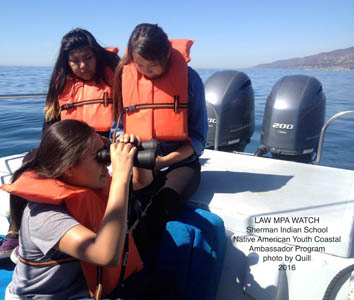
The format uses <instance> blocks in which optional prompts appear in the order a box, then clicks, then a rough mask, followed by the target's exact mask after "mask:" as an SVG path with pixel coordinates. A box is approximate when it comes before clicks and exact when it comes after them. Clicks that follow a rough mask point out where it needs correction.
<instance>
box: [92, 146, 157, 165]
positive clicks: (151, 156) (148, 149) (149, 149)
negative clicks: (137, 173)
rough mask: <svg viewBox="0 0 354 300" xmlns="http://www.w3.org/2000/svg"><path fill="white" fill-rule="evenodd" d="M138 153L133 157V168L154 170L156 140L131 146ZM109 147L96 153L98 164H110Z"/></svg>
mask: <svg viewBox="0 0 354 300" xmlns="http://www.w3.org/2000/svg"><path fill="white" fill-rule="evenodd" d="M133 145H134V146H135V147H136V148H137V149H138V151H137V152H136V154H135V157H134V166H135V167H138V168H144V169H150V170H153V169H154V168H155V159H156V156H157V154H158V150H159V142H158V140H149V141H145V142H142V143H141V144H140V145H139V146H137V145H136V144H133ZM109 146H110V145H106V146H105V147H104V148H103V149H101V150H100V151H98V152H97V160H98V162H100V163H106V164H110V163H111V153H110V151H109Z"/></svg>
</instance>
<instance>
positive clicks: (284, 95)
mask: <svg viewBox="0 0 354 300" xmlns="http://www.w3.org/2000/svg"><path fill="white" fill-rule="evenodd" d="M325 111H326V97H325V95H324V93H323V91H322V85H321V83H320V82H319V81H318V80H317V79H316V78H314V77H311V76H305V75H292V76H285V77H283V78H281V79H280V80H279V81H278V82H277V83H276V84H275V85H274V87H273V89H272V91H271V93H270V95H269V96H268V99H267V103H266V107H265V112H264V117H263V126H262V132H261V145H260V146H259V147H258V150H257V153H256V156H262V155H264V154H265V153H267V152H271V154H272V157H273V158H277V159H284V160H291V161H297V162H305V163H311V162H312V161H313V159H314V156H315V154H316V153H317V148H318V142H319V137H320V133H321V129H322V127H323V124H324V119H325Z"/></svg>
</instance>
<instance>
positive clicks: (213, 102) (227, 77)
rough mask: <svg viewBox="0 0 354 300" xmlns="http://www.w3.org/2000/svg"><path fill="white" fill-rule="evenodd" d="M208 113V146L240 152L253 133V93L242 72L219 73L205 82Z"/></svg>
mask: <svg viewBox="0 0 354 300" xmlns="http://www.w3.org/2000/svg"><path fill="white" fill-rule="evenodd" d="M205 98H206V102H207V103H206V104H207V111H208V125H209V130H208V139H207V144H208V147H210V148H213V149H215V150H223V151H239V152H241V151H244V148H245V147H246V145H247V144H248V143H249V142H250V138H251V136H252V134H253V132H254V127H255V124H254V92H253V88H252V85H251V80H250V78H249V77H248V76H247V75H246V74H245V73H242V72H237V71H220V72H215V73H214V74H213V75H211V76H210V77H209V78H208V80H207V81H206V83H205Z"/></svg>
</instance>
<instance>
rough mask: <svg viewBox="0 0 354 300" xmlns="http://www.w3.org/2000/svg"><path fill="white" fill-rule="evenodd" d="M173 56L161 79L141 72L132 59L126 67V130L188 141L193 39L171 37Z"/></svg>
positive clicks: (124, 101)
mask: <svg viewBox="0 0 354 300" xmlns="http://www.w3.org/2000/svg"><path fill="white" fill-rule="evenodd" d="M170 42H171V46H172V47H171V55H170V57H169V60H168V68H167V70H166V72H165V73H164V74H163V75H162V76H161V77H159V78H156V79H149V78H147V77H145V76H144V75H142V74H141V73H140V72H139V71H138V70H137V68H136V66H135V63H134V62H131V63H129V64H127V65H125V66H124V67H123V72H122V97H123V107H124V112H125V115H124V131H125V132H128V133H133V134H135V135H137V136H140V138H141V139H142V140H143V141H145V140H150V139H159V140H167V141H184V140H188V110H187V108H188V66H187V62H189V61H190V57H189V50H190V48H191V46H192V45H193V41H192V40H186V39H180V40H170Z"/></svg>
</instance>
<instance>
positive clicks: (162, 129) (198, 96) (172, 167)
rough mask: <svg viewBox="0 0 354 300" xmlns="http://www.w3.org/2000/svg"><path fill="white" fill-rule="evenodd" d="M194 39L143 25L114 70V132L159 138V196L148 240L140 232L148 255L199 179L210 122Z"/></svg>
mask: <svg viewBox="0 0 354 300" xmlns="http://www.w3.org/2000/svg"><path fill="white" fill-rule="evenodd" d="M192 44H193V41H192V40H186V39H184V40H173V39H171V40H169V39H168V37H167V35H166V33H165V32H164V31H163V30H162V28H160V27H159V26H158V25H154V24H140V25H138V26H136V27H135V29H134V31H133V33H132V34H131V36H130V38H129V42H128V47H127V51H126V53H125V55H124V56H123V58H122V59H121V61H120V62H119V65H118V67H117V69H116V72H115V78H114V89H113V105H114V114H115V118H116V121H115V123H114V124H113V126H112V129H117V128H118V131H116V130H115V132H114V134H116V133H117V132H118V133H122V132H129V133H133V134H135V135H137V136H139V137H140V138H142V140H149V139H158V140H159V141H160V147H161V153H160V155H159V156H157V158H156V169H155V172H156V174H155V180H154V183H153V185H152V189H153V190H154V197H153V200H152V205H151V206H150V208H149V209H148V211H147V215H146V218H145V219H146V220H145V224H146V228H147V232H148V236H149V240H144V238H143V237H142V236H143V235H141V237H139V236H137V237H136V242H137V245H138V248H139V250H142V252H143V254H144V255H146V256H147V257H150V255H153V252H154V247H155V246H156V245H157V243H158V241H159V240H160V238H161V234H162V231H163V229H164V227H165V224H166V222H167V221H168V220H171V219H174V218H175V217H176V215H177V214H178V213H179V212H180V210H181V208H182V207H183V206H184V204H185V203H186V201H187V199H188V197H189V196H190V195H191V194H192V193H193V192H194V191H195V190H196V189H197V187H198V185H199V183H200V163H199V156H200V155H201V154H202V152H203V150H204V147H205V143H206V136H207V129H208V124H207V111H206V103H205V95H204V86H203V83H202V81H201V79H200V77H199V75H198V74H197V73H196V71H194V70H193V69H192V68H191V67H188V65H187V62H189V60H190V57H189V51H190V48H191V46H192ZM117 123H118V126H117ZM116 127H117V128H116ZM139 196H141V195H139ZM140 239H142V241H140ZM150 242H152V243H150Z"/></svg>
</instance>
